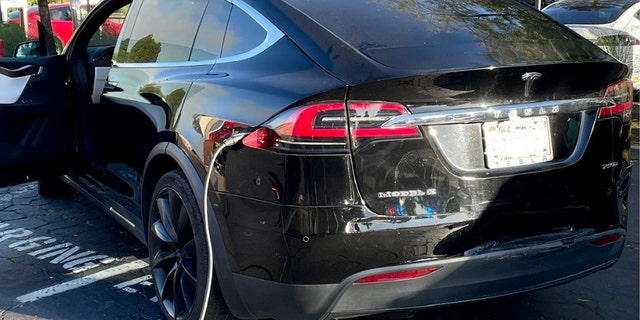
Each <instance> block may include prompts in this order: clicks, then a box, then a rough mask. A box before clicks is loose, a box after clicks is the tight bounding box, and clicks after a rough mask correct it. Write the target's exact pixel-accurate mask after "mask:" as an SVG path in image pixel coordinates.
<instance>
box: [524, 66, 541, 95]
mask: <svg viewBox="0 0 640 320" xmlns="http://www.w3.org/2000/svg"><path fill="white" fill-rule="evenodd" d="M540 77H542V73H540V72H527V73H525V74H523V75H522V81H524V96H525V97H526V98H528V97H529V94H530V93H531V87H532V86H533V82H534V81H536V80H538V79H540Z"/></svg>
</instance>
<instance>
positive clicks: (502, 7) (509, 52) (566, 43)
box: [284, 0, 595, 70]
mask: <svg viewBox="0 0 640 320" xmlns="http://www.w3.org/2000/svg"><path fill="white" fill-rule="evenodd" d="M284 1H286V2H287V3H289V4H291V5H292V6H293V7H295V8H297V9H298V10H299V11H300V12H301V13H302V14H303V15H304V16H307V17H310V18H311V20H314V21H316V22H318V24H320V25H321V26H322V27H324V28H326V29H328V30H329V31H330V32H331V34H332V35H335V36H336V37H337V38H340V39H341V40H343V41H345V42H346V43H347V44H349V45H350V46H351V47H353V48H356V49H357V50H359V51H360V52H362V53H364V54H365V55H367V56H369V57H370V58H372V59H374V60H376V61H378V62H379V63H381V64H384V65H386V66H389V67H392V68H397V69H402V70H416V69H420V70H429V69H444V68H460V67H469V66H490V65H499V64H504V65H510V64H521V63H525V62H526V63H538V62H546V61H554V62H555V61H564V60H567V59H576V60H578V59H579V60H582V59H589V58H590V57H591V56H592V55H593V53H594V52H595V48H590V47H585V46H584V44H583V43H582V42H581V41H582V39H581V38H579V37H577V36H576V35H574V34H572V33H570V32H567V31H566V30H565V29H564V28H563V27H561V26H559V25H558V24H556V23H553V22H551V21H550V20H549V19H548V18H547V17H546V16H545V15H544V14H542V13H540V12H538V11H536V10H535V9H534V8H531V7H529V6H527V5H525V4H523V3H521V2H516V1H501V0H450V1H449V0H448V1H442V0H411V1H399V0H395V1H391V0H348V1H346V0H335V1H330V4H332V5H327V3H326V1H313V0H284ZM338 3H339V4H340V10H336V9H335V8H336V7H335V6H336V5H337V4H338ZM309 23H312V22H307V24H309ZM302 27H303V28H305V27H306V26H302ZM309 30H311V28H310V27H309ZM316 32H317V31H316ZM311 36H314V34H311ZM317 39H318V40H316V41H324V40H323V38H321V37H320V36H318V38H317ZM578 42H579V43H578ZM323 45H324V46H329V44H328V43H327V44H323ZM324 50H333V51H336V50H338V49H335V48H332V47H327V48H326V49H324ZM589 50H591V51H589Z"/></svg>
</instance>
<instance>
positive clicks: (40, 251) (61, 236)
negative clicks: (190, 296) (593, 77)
mask: <svg viewBox="0 0 640 320" xmlns="http://www.w3.org/2000/svg"><path fill="white" fill-rule="evenodd" d="M633 154H634V158H635V164H634V174H633V181H632V187H631V190H632V191H631V195H630V200H631V203H630V207H631V212H630V217H629V232H628V235H627V239H626V247H625V249H624V252H623V255H622V258H621V259H620V261H619V262H618V263H617V264H616V265H614V266H613V267H611V268H609V269H607V270H604V271H600V272H597V273H595V274H593V275H590V276H588V277H586V278H583V279H580V280H577V281H574V282H571V283H568V284H565V285H562V286H557V287H553V288H549V289H544V290H539V291H535V292H531V293H526V294H520V295H516V296H512V297H505V298H500V299H493V300H488V301H480V302H474V303H466V304H461V305H457V306H450V307H441V308H433V309H428V310H422V311H420V312H416V313H415V314H413V318H414V319H442V320H446V319H478V320H482V319H580V320H590V319H620V320H627V319H628V320H637V319H638V318H639V315H638V310H639V304H638V300H639V294H638V291H639V289H638V286H639V277H638V273H639V258H638V247H639V245H638V242H639V236H638V224H639V223H638V207H639V206H638V148H637V146H636V147H634V152H633ZM146 258H147V250H146V248H145V247H144V246H143V245H142V244H141V243H140V242H139V241H138V240H137V239H135V238H134V237H133V236H131V235H130V234H128V233H127V232H126V231H124V229H122V228H121V227H120V226H119V225H117V224H116V223H115V222H114V221H112V220H111V219H110V218H109V217H108V216H106V215H105V214H103V213H102V212H101V210H100V209H98V208H97V207H96V206H94V205H93V204H92V203H90V202H89V201H88V200H86V199H85V198H84V197H82V196H80V195H77V194H76V195H74V196H73V197H71V198H70V199H47V198H41V197H40V196H39V195H38V192H37V186H36V184H25V185H19V186H14V187H9V188H0V320H26V319H34V320H35V319H63V320H80V319H83V320H84V319H96V320H102V319H104V320H107V319H162V315H161V314H160V309H159V308H158V307H157V306H156V302H155V293H154V290H153V287H152V286H151V283H150V275H149V270H148V263H147V259H146ZM280 303H286V302H280ZM385 317H386V318H388V317H391V315H385V316H378V317H368V318H367V319H373V318H376V319H379V318H385ZM363 319H364V318H363Z"/></svg>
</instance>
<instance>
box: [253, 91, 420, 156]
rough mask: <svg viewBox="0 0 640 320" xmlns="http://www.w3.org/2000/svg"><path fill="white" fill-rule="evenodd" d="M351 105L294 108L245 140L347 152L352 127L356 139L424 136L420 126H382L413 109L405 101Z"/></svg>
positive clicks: (267, 146) (258, 145)
mask: <svg viewBox="0 0 640 320" xmlns="http://www.w3.org/2000/svg"><path fill="white" fill-rule="evenodd" d="M348 109H349V115H347V106H345V104H344V103H343V102H322V103H314V104H310V105H305V106H301V107H297V108H292V109H289V110H287V111H285V112H283V113H282V114H280V115H278V116H276V117H275V118H274V119H272V120H270V121H269V122H268V123H266V124H264V125H263V126H262V127H260V128H259V129H257V130H255V131H254V132H252V133H251V134H249V135H248V136H247V137H246V138H244V140H243V144H244V145H245V146H247V147H252V148H260V149H278V150H289V151H300V152H346V151H347V146H348V137H347V132H348V131H350V134H351V137H352V138H353V139H363V138H366V139H398V138H409V137H420V131H419V130H418V128H416V127H389V128H386V127H385V128H383V127H382V124H384V123H385V122H386V121H388V120H389V119H392V118H394V117H397V116H400V115H404V114H408V113H409V111H408V110H407V109H406V108H405V107H404V106H403V105H401V104H395V103H387V102H364V101H355V102H349V103H348ZM347 120H348V121H347ZM347 122H349V123H350V125H349V126H347Z"/></svg>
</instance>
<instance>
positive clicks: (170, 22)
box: [115, 0, 208, 63]
mask: <svg viewBox="0 0 640 320" xmlns="http://www.w3.org/2000/svg"><path fill="white" fill-rule="evenodd" d="M207 2H208V0H189V1H185V0H181V1H177V0H172V1H167V0H145V1H144V2H143V3H142V6H141V7H140V11H139V13H138V15H137V19H136V21H135V24H134V26H133V30H132V31H131V36H130V37H128V38H125V39H123V40H122V41H121V43H120V44H119V47H118V51H117V52H116V54H117V55H116V58H115V60H116V61H118V62H120V63H126V62H131V63H145V62H176V61H188V60H189V55H190V53H191V46H192V45H193V42H194V39H195V36H196V32H197V30H198V25H199V23H200V20H201V19H202V16H203V14H204V11H205V8H206V6H207Z"/></svg>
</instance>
